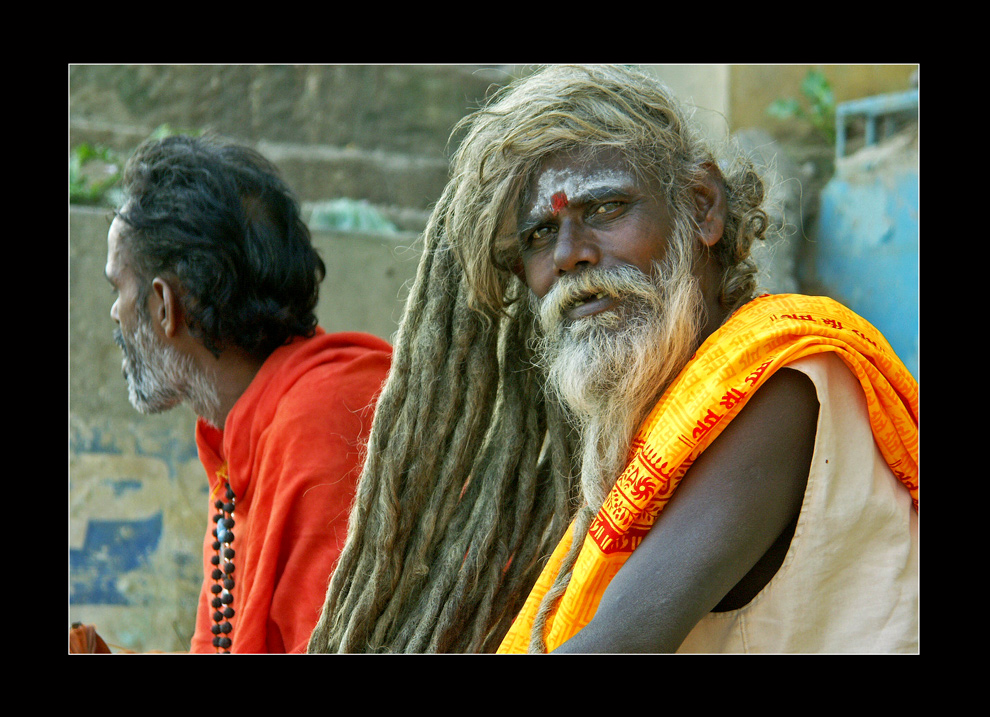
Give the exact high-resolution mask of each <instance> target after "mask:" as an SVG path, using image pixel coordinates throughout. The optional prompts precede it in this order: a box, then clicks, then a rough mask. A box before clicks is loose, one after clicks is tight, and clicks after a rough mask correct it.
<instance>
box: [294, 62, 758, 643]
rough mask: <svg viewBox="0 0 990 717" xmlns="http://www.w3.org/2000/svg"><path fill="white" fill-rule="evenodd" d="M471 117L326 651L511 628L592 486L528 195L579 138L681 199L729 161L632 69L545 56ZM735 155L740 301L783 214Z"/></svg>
mask: <svg viewBox="0 0 990 717" xmlns="http://www.w3.org/2000/svg"><path fill="white" fill-rule="evenodd" d="M460 130H467V132H466V136H465V138H464V140H463V141H462V142H461V145H460V147H459V148H458V150H457V151H456V152H455V154H454V157H453V160H452V178H451V181H450V182H449V183H448V185H447V187H446V189H445V190H444V192H443V194H442V196H441V198H440V200H439V201H438V203H437V205H436V207H435V209H434V211H433V213H432V216H431V218H430V221H429V223H428V225H427V227H426V230H425V233H424V244H425V246H424V249H423V255H422V258H421V262H420V265H419V269H418V272H417V276H416V279H415V281H414V283H413V286H412V289H411V292H410V296H409V298H408V300H407V304H406V309H405V313H404V316H403V319H402V322H401V323H400V327H399V331H398V333H397V336H396V341H395V353H394V357H393V366H392V370H391V373H390V375H389V378H388V380H387V382H386V384H385V386H384V388H383V390H382V394H381V396H380V398H379V401H378V406H377V409H376V413H375V419H374V423H373V426H372V430H371V436H370V438H369V444H368V449H367V460H366V463H365V466H364V469H363V472H362V475H361V480H360V483H359V486H358V491H357V496H356V499H355V502H354V505H353V508H352V511H351V515H350V524H349V529H348V537H347V542H346V545H345V547H344V549H343V551H342V553H341V557H340V561H339V563H338V566H337V568H336V570H335V572H334V574H333V576H332V578H331V581H330V586H329V589H328V591H327V598H326V603H325V605H324V608H323V613H322V615H321V617H320V621H319V623H318V625H317V626H316V629H315V630H314V632H313V634H312V636H311V638H310V642H309V651H310V652H490V651H494V650H495V649H496V648H497V647H498V644H499V642H500V641H501V639H502V637H503V636H504V634H505V633H506V631H507V630H508V628H509V626H510V624H511V622H512V620H513V618H514V617H515V615H516V614H517V612H518V611H519V609H520V608H521V606H522V603H523V601H524V600H525V598H526V596H527V595H528V593H529V590H530V589H531V587H532V585H533V583H534V582H535V580H536V578H537V576H538V575H539V572H540V570H541V569H542V566H543V564H544V562H545V560H546V558H547V557H548V556H549V555H550V553H551V552H552V550H553V548H554V547H555V546H556V544H557V543H558V542H559V540H560V538H561V537H562V536H563V534H564V531H565V530H566V528H567V526H568V524H569V523H570V521H571V520H572V519H573V518H574V516H575V515H576V514H577V511H578V508H579V506H580V505H581V495H580V484H579V472H580V466H579V463H580V450H579V446H578V445H577V444H578V441H579V438H578V436H577V434H576V433H575V431H574V429H573V428H572V425H571V423H570V422H569V420H568V418H567V416H566V414H565V411H564V409H563V408H561V407H560V406H559V405H557V404H556V403H555V402H554V401H552V400H550V399H548V397H547V395H546V394H545V392H544V390H543V383H544V376H543V375H542V371H541V369H539V368H538V367H536V366H535V365H534V360H533V353H532V340H533V337H534V336H535V332H536V331H537V328H536V326H535V319H534V316H533V314H532V312H531V310H530V308H529V302H528V301H526V297H527V296H528V291H529V290H528V288H527V287H526V286H525V285H524V284H523V283H522V281H520V280H519V278H518V277H517V275H516V273H515V272H514V267H515V265H516V262H517V261H518V257H519V249H518V244H517V240H516V238H515V231H514V230H515V216H514V213H513V212H514V208H515V207H516V205H517V203H518V201H519V199H520V197H521V195H522V193H523V191H524V189H525V186H526V183H527V181H528V179H529V177H530V175H531V174H532V172H533V171H534V170H535V169H536V168H537V167H538V166H539V165H540V163H541V162H542V161H543V160H544V159H545V158H546V157H548V156H549V155H550V154H553V153H555V152H558V151H562V150H573V149H575V148H577V147H581V148H589V149H590V150H591V151H593V150H595V149H602V148H616V149H618V150H619V151H621V152H622V153H623V155H624V156H625V158H626V159H627V161H628V163H629V165H630V167H632V168H633V170H634V171H636V172H638V173H640V174H642V175H643V176H648V177H651V178H653V179H654V180H655V181H657V182H658V184H659V186H661V187H663V188H664V191H665V192H666V193H667V200H668V201H669V203H670V206H671V207H672V209H673V212H675V213H676V212H677V211H678V209H680V213H681V215H682V216H690V215H691V210H690V207H689V204H688V202H689V198H688V197H687V195H686V192H684V191H683V188H684V187H685V186H688V185H690V184H691V183H692V182H693V181H696V180H697V176H698V174H697V173H698V172H700V171H702V170H701V169H700V168H701V167H702V165H704V164H705V163H708V164H710V165H714V160H713V159H712V157H711V155H709V154H708V153H707V152H705V151H703V150H701V149H700V144H699V143H698V142H697V141H696V138H695V137H694V135H693V134H691V132H690V131H689V130H688V128H687V127H686V126H685V125H684V124H683V122H682V120H681V118H680V116H679V114H678V112H677V110H676V109H675V105H674V103H673V100H672V98H670V96H669V95H668V94H667V92H666V90H664V89H663V88H662V87H660V86H658V85H657V83H656V82H655V81H653V80H650V79H647V78H646V77H645V76H642V75H641V74H639V73H638V72H636V71H634V70H630V69H626V68H578V67H567V66H552V67H548V68H545V69H543V70H542V71H540V72H537V73H535V74H533V75H530V76H529V77H527V78H524V79H523V80H521V81H520V82H518V83H516V84H513V85H509V86H508V87H506V88H503V89H502V90H500V91H499V92H498V93H496V94H495V95H494V96H493V98H492V99H491V101H490V102H489V103H488V104H487V106H486V107H484V108H482V109H481V110H479V111H477V112H475V113H474V114H472V115H469V116H468V117H466V118H465V119H464V120H462V123H461V124H460V125H458V127H457V128H455V132H454V134H455V135H456V134H457V132H458V131H460ZM722 174H723V176H724V181H725V184H726V187H727V197H728V202H729V217H728V220H727V222H726V231H725V236H724V237H723V241H722V242H719V243H718V244H717V245H716V251H717V252H719V253H718V254H717V256H718V258H719V259H720V261H721V262H722V266H726V267H730V270H728V271H727V272H726V279H725V281H724V283H723V291H722V296H721V300H722V302H723V304H726V305H729V306H735V305H738V304H740V303H742V302H743V301H745V300H747V299H748V298H750V296H751V294H752V293H753V289H754V288H755V280H754V276H753V275H754V273H755V268H754V267H753V266H752V264H751V263H750V262H749V260H748V254H749V246H750V244H751V243H752V240H753V238H758V237H761V236H762V234H763V232H764V231H765V228H766V215H765V214H763V213H762V211H761V210H759V204H760V202H761V201H762V184H761V183H760V181H759V178H758V177H757V176H756V175H755V173H753V172H752V171H751V170H750V169H749V168H748V167H747V166H745V165H744V166H743V167H742V170H741V171H739V172H735V173H732V172H730V171H727V168H723V169H722ZM586 517H587V516H585V518H586ZM576 542H579V541H576Z"/></svg>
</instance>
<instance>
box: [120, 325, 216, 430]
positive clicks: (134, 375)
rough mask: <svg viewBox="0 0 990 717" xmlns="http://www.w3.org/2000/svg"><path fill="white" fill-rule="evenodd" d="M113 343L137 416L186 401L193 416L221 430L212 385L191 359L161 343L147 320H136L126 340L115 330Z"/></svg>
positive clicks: (160, 411)
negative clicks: (116, 349)
mask: <svg viewBox="0 0 990 717" xmlns="http://www.w3.org/2000/svg"><path fill="white" fill-rule="evenodd" d="M114 341H115V342H116V343H117V345H118V346H119V347H120V349H121V351H122V352H123V357H122V359H121V371H122V372H123V374H124V378H125V379H126V380H127V394H128V399H129V400H130V402H131V405H132V406H134V408H135V409H137V411H138V412H139V413H142V414H145V415H152V414H156V413H162V412H164V411H168V410H170V409H172V408H174V407H175V406H177V405H179V404H180V403H182V402H183V401H187V402H188V403H189V405H190V407H191V408H192V409H193V410H194V411H195V412H196V415H198V416H201V417H202V418H203V419H205V420H206V421H207V422H208V423H210V424H211V425H213V426H215V427H218V428H222V427H223V422H224V417H223V416H221V415H220V399H219V396H218V393H217V390H216V385H215V382H214V381H212V380H211V379H210V377H209V376H207V375H206V374H205V373H204V372H203V371H202V370H201V369H200V368H199V366H198V365H197V364H196V362H195V361H194V360H193V359H192V357H190V356H186V355H183V354H181V353H180V352H179V351H177V350H176V349H175V348H173V347H172V346H169V345H168V344H166V343H165V342H164V341H162V340H161V339H160V338H159V337H158V335H157V334H155V332H154V331H152V329H151V326H150V319H146V318H144V317H141V316H139V317H138V326H137V329H136V330H135V332H134V334H133V335H131V336H130V337H129V339H125V338H124V335H123V332H122V331H121V329H120V328H119V327H118V328H117V329H116V330H115V331H114Z"/></svg>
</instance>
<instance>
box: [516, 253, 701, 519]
mask: <svg viewBox="0 0 990 717" xmlns="http://www.w3.org/2000/svg"><path fill="white" fill-rule="evenodd" d="M601 291H605V292H606V293H608V294H609V295H611V296H613V297H616V298H618V299H619V300H620V303H619V305H618V306H617V307H615V308H613V309H611V310H608V311H604V312H601V313H599V314H594V315H592V316H589V317H586V318H582V319H578V320H575V321H569V320H567V319H565V318H564V311H566V310H567V308H569V307H570V306H572V305H573V304H574V303H575V301H576V300H577V299H578V297H581V296H587V294H589V293H596V292H601ZM533 305H534V310H535V311H536V313H537V317H538V323H539V326H540V328H541V336H540V337H539V338H538V339H537V341H536V345H535V347H534V349H535V351H534V353H535V355H536V360H537V361H538V362H539V363H540V365H542V366H543V368H544V369H545V370H546V372H547V390H548V393H550V394H551V396H553V397H555V398H556V400H558V401H559V402H560V403H561V404H562V405H563V406H565V407H566V408H567V409H568V410H569V412H570V413H571V415H572V417H573V419H574V420H575V422H576V424H577V427H578V428H579V430H580V433H581V445H582V463H581V485H582V490H583V492H584V498H585V501H586V502H587V504H588V505H589V506H590V507H591V508H592V509H594V510H597V509H598V508H599V507H601V505H602V503H603V502H604V500H605V497H606V496H607V494H608V492H609V490H611V488H612V486H613V485H614V483H615V480H616V478H618V476H619V474H620V473H621V471H622V470H623V468H624V467H625V465H626V463H627V462H628V459H629V455H628V454H629V448H630V445H631V443H632V439H633V437H634V436H635V433H636V430H637V429H638V428H639V426H640V425H641V423H642V422H643V420H644V419H645V418H646V416H647V415H648V414H649V411H650V410H651V409H652V408H653V406H654V404H655V403H656V401H657V400H658V399H659V397H660V396H661V395H662V394H663V392H664V391H665V390H666V388H667V387H668V386H669V384H670V382H671V381H672V380H673V379H674V378H675V377H676V376H677V374H678V373H679V372H680V370H681V369H682V368H683V367H684V365H685V364H686V363H687V361H688V360H689V359H690V357H691V355H692V353H693V352H694V351H695V349H696V348H697V346H696V342H697V338H698V335H699V326H700V323H701V319H702V316H703V311H704V309H703V299H702V294H701V290H700V288H699V287H698V283H697V281H696V279H695V278H694V276H693V274H692V272H691V259H690V257H685V258H683V259H681V260H680V261H678V262H677V263H676V265H673V266H670V265H667V266H660V265H656V266H654V276H653V277H652V278H651V277H649V276H647V275H646V274H644V273H643V272H642V271H640V270H639V269H637V268H636V267H631V266H624V267H621V268H619V269H611V270H605V271H603V270H598V269H589V270H586V271H583V272H579V273H577V274H567V275H565V276H563V277H562V278H561V279H560V280H559V281H558V282H557V283H556V284H555V285H554V287H553V289H551V291H550V293H548V294H547V295H546V296H545V297H544V298H543V299H542V300H536V299H534V300H533Z"/></svg>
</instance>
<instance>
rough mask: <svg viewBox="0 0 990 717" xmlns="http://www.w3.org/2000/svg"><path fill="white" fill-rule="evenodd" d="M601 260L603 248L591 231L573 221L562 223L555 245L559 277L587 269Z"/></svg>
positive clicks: (554, 258) (555, 267) (554, 256)
mask: <svg viewBox="0 0 990 717" xmlns="http://www.w3.org/2000/svg"><path fill="white" fill-rule="evenodd" d="M600 260H601V248H600V247H599V246H598V242H597V241H595V238H594V236H593V234H592V232H591V231H589V230H588V229H586V228H583V227H581V226H578V225H577V223H576V222H573V221H571V220H565V221H564V222H562V223H561V225H560V227H559V228H558V231H557V242H556V244H555V245H554V252H553V261H554V269H555V270H556V272H557V275H558V276H561V275H563V274H566V273H568V272H573V271H579V270H582V269H587V268H590V267H592V266H595V265H596V264H598V262H599V261H600Z"/></svg>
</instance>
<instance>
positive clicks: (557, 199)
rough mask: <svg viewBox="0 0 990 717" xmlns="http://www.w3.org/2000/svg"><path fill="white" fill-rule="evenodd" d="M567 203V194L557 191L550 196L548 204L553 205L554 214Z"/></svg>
mask: <svg viewBox="0 0 990 717" xmlns="http://www.w3.org/2000/svg"><path fill="white" fill-rule="evenodd" d="M567 204H568V202H567V195H566V194H564V193H563V192H557V193H556V194H554V195H553V196H552V197H550V206H551V207H553V213H554V214H556V213H557V212H559V211H560V210H561V209H563V208H564V207H566V206H567Z"/></svg>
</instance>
